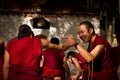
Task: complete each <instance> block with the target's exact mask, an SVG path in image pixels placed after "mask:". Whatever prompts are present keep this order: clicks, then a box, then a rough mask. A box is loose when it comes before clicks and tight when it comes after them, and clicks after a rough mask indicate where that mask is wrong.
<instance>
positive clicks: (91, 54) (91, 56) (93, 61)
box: [75, 21, 117, 80]
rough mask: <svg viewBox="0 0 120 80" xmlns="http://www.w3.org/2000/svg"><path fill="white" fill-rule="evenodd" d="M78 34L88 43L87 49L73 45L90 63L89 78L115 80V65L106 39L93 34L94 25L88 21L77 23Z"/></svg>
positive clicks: (91, 79)
mask: <svg viewBox="0 0 120 80" xmlns="http://www.w3.org/2000/svg"><path fill="white" fill-rule="evenodd" d="M78 35H79V37H80V39H81V40H82V41H83V42H84V43H89V46H88V50H85V49H84V48H83V47H82V46H81V45H80V44H77V45H76V46H75V47H76V49H77V50H78V51H79V54H80V55H81V56H82V57H83V58H84V59H85V60H86V61H87V62H88V63H89V65H90V75H89V77H90V80H117V71H116V66H115V65H114V63H113V59H112V56H111V52H110V51H111V46H110V44H109V43H108V41H107V40H106V39H104V38H102V37H101V36H99V35H97V34H95V30H94V26H93V24H92V23H91V22H89V21H83V22H81V23H80V24H79V26H78Z"/></svg>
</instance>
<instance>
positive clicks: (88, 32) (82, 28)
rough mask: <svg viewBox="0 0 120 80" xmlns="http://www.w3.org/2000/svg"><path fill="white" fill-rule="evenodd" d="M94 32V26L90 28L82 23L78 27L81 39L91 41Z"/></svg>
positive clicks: (85, 41)
mask: <svg viewBox="0 0 120 80" xmlns="http://www.w3.org/2000/svg"><path fill="white" fill-rule="evenodd" d="M92 34H93V28H90V29H88V28H87V25H85V24H81V25H79V27H78V35H79V37H80V39H81V40H82V41H83V42H84V43H87V42H90V41H91V38H92Z"/></svg>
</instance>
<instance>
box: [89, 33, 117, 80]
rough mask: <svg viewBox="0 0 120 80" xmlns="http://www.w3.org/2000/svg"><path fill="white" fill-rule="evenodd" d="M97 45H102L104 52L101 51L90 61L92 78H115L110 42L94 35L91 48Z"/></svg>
mask: <svg viewBox="0 0 120 80" xmlns="http://www.w3.org/2000/svg"><path fill="white" fill-rule="evenodd" d="M97 45H104V46H105V52H103V53H101V54H100V55H99V56H98V57H97V58H95V59H94V60H93V63H90V70H91V72H90V73H91V74H90V77H91V79H92V80H117V71H116V67H115V65H114V63H113V59H112V56H111V52H110V51H111V46H110V44H109V43H108V42H107V41H106V40H105V39H103V38H102V37H100V36H98V35H97V36H96V38H95V40H94V42H93V43H92V47H91V50H92V49H94V48H95V47H96V46H97Z"/></svg>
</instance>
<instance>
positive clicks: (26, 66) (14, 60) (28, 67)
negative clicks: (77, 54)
mask: <svg viewBox="0 0 120 80" xmlns="http://www.w3.org/2000/svg"><path fill="white" fill-rule="evenodd" d="M66 38H67V42H66V43H65V44H61V45H55V44H52V43H50V42H49V41H48V40H47V39H46V38H45V37H44V36H41V35H40V36H39V37H37V36H36V37H34V34H33V31H32V30H31V29H30V27H29V26H28V25H26V24H23V25H21V26H20V27H19V32H18V36H17V37H16V38H13V39H11V40H10V41H8V43H7V45H6V50H5V56H4V65H3V74H4V80H40V61H41V53H42V48H43V47H47V48H51V49H58V50H67V49H69V48H70V47H71V46H74V45H75V44H76V41H75V40H74V39H73V38H70V37H66Z"/></svg>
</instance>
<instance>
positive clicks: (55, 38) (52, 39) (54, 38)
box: [50, 37, 59, 44]
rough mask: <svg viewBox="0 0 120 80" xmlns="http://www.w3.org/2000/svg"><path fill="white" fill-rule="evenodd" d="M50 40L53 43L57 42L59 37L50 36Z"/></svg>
mask: <svg viewBox="0 0 120 80" xmlns="http://www.w3.org/2000/svg"><path fill="white" fill-rule="evenodd" d="M50 42H51V43H53V44H59V39H58V38H57V37H52V38H51V40H50Z"/></svg>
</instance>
